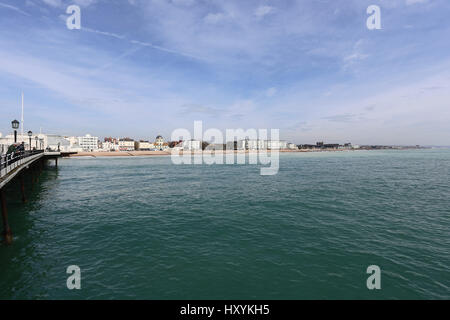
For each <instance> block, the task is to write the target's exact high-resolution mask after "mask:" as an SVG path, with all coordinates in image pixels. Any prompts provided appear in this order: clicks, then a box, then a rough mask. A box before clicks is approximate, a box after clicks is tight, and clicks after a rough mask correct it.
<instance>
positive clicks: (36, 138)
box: [34, 136, 39, 150]
mask: <svg viewBox="0 0 450 320" xmlns="http://www.w3.org/2000/svg"><path fill="white" fill-rule="evenodd" d="M34 140H35V141H36V150H38V146H37V142H38V140H39V138H38V136H36V137H34Z"/></svg>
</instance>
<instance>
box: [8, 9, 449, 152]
mask: <svg viewBox="0 0 450 320" xmlns="http://www.w3.org/2000/svg"><path fill="white" fill-rule="evenodd" d="M70 4H78V5H79V6H80V7H81V12H82V21H81V27H82V29H81V30H68V29H67V28H66V18H67V16H68V15H66V13H65V11H66V8H67V6H68V5H70ZM372 4H375V5H379V6H380V7H381V19H382V29H381V30H368V29H367V28H366V19H367V17H368V15H367V14H366V9H367V7H368V6H369V5H372ZM449 16H450V2H449V1H448V0H370V1H366V0H329V1H327V0H296V1H294V0H291V1H282V0H277V1H273V0H272V1H269V0H258V1H257V0H246V1H239V0H221V1H217V0H147V1H144V0H115V1H111V0H108V1H106V0H70V1H66V0H24V1H19V0H14V1H8V0H0V115H1V117H0V119H1V122H0V132H2V133H3V134H7V133H10V131H11V129H10V121H11V120H12V119H13V118H20V92H21V90H23V91H24V92H25V106H26V115H25V129H26V130H29V129H31V130H33V131H39V128H40V127H42V130H43V132H46V133H60V134H65V135H83V134H86V133H90V134H93V135H98V136H100V137H104V136H110V135H111V136H130V137H132V138H136V139H141V138H144V139H153V138H154V136H156V135H157V134H162V135H164V136H166V137H169V136H170V134H171V132H172V130H174V129H176V128H187V129H192V127H193V121H194V120H203V123H204V128H213V127H214V128H219V129H222V130H224V129H226V128H244V129H248V128H256V129H258V128H268V129H270V128H277V129H280V135H281V137H282V138H284V139H287V140H289V141H292V142H296V143H314V142H315V141H320V140H325V141H327V142H347V141H351V142H353V143H359V144H375V143H377V144H422V145H431V144H433V145H449V144H450V126H449V122H450V108H449V107H450V106H449V104H450V90H449V85H450V41H449V36H450V19H449Z"/></svg>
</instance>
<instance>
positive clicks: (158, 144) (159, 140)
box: [155, 135, 165, 150]
mask: <svg viewBox="0 0 450 320" xmlns="http://www.w3.org/2000/svg"><path fill="white" fill-rule="evenodd" d="M155 147H156V149H158V150H164V149H165V148H164V147H165V146H164V138H163V137H162V136H161V135H159V136H157V137H156V139H155Z"/></svg>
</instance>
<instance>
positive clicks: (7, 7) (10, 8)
mask: <svg viewBox="0 0 450 320" xmlns="http://www.w3.org/2000/svg"><path fill="white" fill-rule="evenodd" d="M0 8H5V9H9V10H13V11H16V12H18V13H20V14H23V15H25V16H29V15H30V14H29V13H27V12H25V11H23V10H21V9H20V8H18V7H15V6H12V5H10V4H6V3H3V2H0Z"/></svg>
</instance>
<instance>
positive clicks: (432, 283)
mask: <svg viewBox="0 0 450 320" xmlns="http://www.w3.org/2000/svg"><path fill="white" fill-rule="evenodd" d="M449 168H450V151H449V150H410V151H357V152H329V153H328V152H326V153H305V154H281V155H280V171H279V173H278V174H277V175H275V176H261V175H259V169H260V167H259V166H256V165H212V166H208V165H195V166H194V165H173V164H172V162H171V160H170V157H139V158H138V157H129V158H103V159H102V158H83V159H81V158H80V159H63V160H60V161H59V166H58V169H56V168H54V166H53V165H52V164H51V163H49V165H48V167H47V168H46V169H45V170H44V171H43V174H42V175H41V178H40V181H39V184H38V185H37V186H35V188H34V190H31V188H29V187H28V188H27V194H28V198H29V199H28V202H27V203H26V204H22V203H21V201H20V196H19V186H18V185H16V184H14V183H13V184H11V185H10V186H9V187H8V188H7V192H6V196H7V201H8V209H9V216H10V225H11V228H12V231H13V233H14V244H13V245H12V246H5V245H0V270H1V272H0V298H1V299H449V298H450V271H449V270H450V268H449V265H450V169H449ZM70 265H78V266H79V267H80V268H81V290H68V289H67V287H66V280H67V277H68V276H69V275H68V274H66V268H67V267H68V266H70ZM370 265H378V266H379V267H380V268H381V290H368V289H367V287H366V280H367V277H368V276H369V275H368V274H367V273H366V269H367V267H368V266H370Z"/></svg>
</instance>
